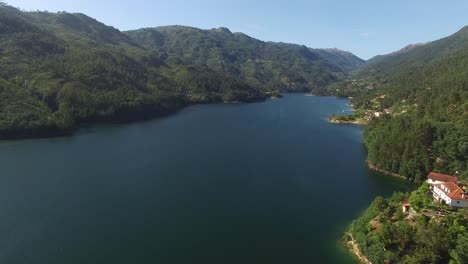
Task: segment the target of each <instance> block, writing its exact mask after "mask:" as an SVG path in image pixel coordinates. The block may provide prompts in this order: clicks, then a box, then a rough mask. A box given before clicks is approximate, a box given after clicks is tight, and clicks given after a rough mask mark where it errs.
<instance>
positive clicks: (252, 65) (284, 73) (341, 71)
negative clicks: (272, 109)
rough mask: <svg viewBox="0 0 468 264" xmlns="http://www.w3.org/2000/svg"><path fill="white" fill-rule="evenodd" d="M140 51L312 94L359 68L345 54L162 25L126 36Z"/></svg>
mask: <svg viewBox="0 0 468 264" xmlns="http://www.w3.org/2000/svg"><path fill="white" fill-rule="evenodd" d="M124 33H125V34H126V35H127V36H128V37H129V38H131V39H133V40H134V41H135V42H136V43H138V44H140V45H142V46H143V47H145V48H147V49H150V50H155V51H158V52H164V53H166V54H168V56H169V58H171V59H172V58H173V59H180V60H182V61H185V62H190V63H194V64H196V65H206V66H208V67H209V68H210V69H213V70H214V71H216V72H218V73H220V74H222V75H225V76H230V77H233V78H239V79H242V80H243V81H245V82H248V83H250V84H252V85H254V86H262V87H270V88H271V89H281V90H284V89H286V90H289V91H310V90H313V89H317V88H323V87H325V86H326V85H328V84H330V83H332V82H335V81H337V80H340V79H342V78H343V77H344V76H345V75H346V73H347V72H349V71H350V70H352V69H355V68H357V67H358V66H360V65H362V64H363V62H364V61H363V60H361V59H359V58H358V57H356V56H354V55H353V54H351V53H349V52H344V51H340V50H336V49H334V50H332V49H328V50H325V49H311V48H308V47H306V46H301V45H295V44H285V43H274V42H264V41H260V40H257V39H254V38H252V37H249V36H247V35H245V34H242V33H232V32H231V31H230V30H229V29H227V28H217V29H211V30H202V29H198V28H193V27H185V26H165V27H157V28H146V29H139V30H134V31H127V32H124Z"/></svg>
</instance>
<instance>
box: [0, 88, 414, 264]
mask: <svg viewBox="0 0 468 264" xmlns="http://www.w3.org/2000/svg"><path fill="white" fill-rule="evenodd" d="M346 103H347V101H346V100H340V99H335V98H331V97H307V96H304V95H302V94H293V95H287V96H286V97H285V98H283V99H281V100H271V101H267V102H264V103H255V104H240V105H225V104H220V105H204V106H194V107H190V108H187V109H185V110H183V111H182V112H180V113H178V114H176V115H173V116H171V117H168V118H163V119H158V120H153V121H149V122H143V123H135V124H130V125H118V126H99V127H90V128H85V129H82V130H81V131H80V133H78V135H76V136H74V137H68V138H58V139H57V138H56V139H41V140H26V141H15V142H2V143H0V214H1V215H0V263H5V264H9V263H28V264H29V263H36V264H37V263H39V264H42V263H44V264H45V263H47V264H55V263H56V264H67V263H80V264H81V263H99V264H102V263H112V264H118V263H125V264H128V263H162V264H165V263H203V264H207V263H208V264H209V263H216V264H218V263H282V264H284V263H354V261H353V259H352V258H351V257H350V256H349V255H348V254H347V253H346V252H345V251H344V250H341V249H340V247H339V245H338V243H337V242H338V241H339V239H340V237H341V234H342V232H343V230H344V229H345V228H346V225H347V224H349V223H350V221H352V219H353V218H355V217H356V216H358V215H359V213H360V212H362V210H363V209H364V208H366V207H367V206H368V204H369V203H370V201H371V200H372V199H373V198H374V197H375V196H376V195H384V196H388V195H390V194H391V193H392V192H393V191H395V190H405V189H406V186H405V184H406V183H405V182H403V181H401V180H398V179H394V178H390V177H386V176H382V175H377V174H373V173H371V172H369V171H368V170H367V169H366V167H365V162H364V161H365V150H364V148H363V145H362V128H361V127H359V126H352V125H334V124H329V123H328V122H327V121H326V119H327V117H328V116H329V115H330V114H331V113H333V112H342V111H349V109H348V107H347V106H346Z"/></svg>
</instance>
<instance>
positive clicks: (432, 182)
mask: <svg viewBox="0 0 468 264" xmlns="http://www.w3.org/2000/svg"><path fill="white" fill-rule="evenodd" d="M426 182H427V183H429V184H440V183H444V182H443V181H437V180H432V179H427V181H426Z"/></svg>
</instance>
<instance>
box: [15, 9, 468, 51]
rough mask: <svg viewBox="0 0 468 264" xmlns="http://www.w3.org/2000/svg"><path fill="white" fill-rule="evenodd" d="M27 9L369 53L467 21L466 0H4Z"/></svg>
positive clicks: (438, 34) (441, 33)
mask: <svg viewBox="0 0 468 264" xmlns="http://www.w3.org/2000/svg"><path fill="white" fill-rule="evenodd" d="M6 2H7V3H9V4H10V5H13V6H16V7H19V8H21V9H25V10H48V11H52V12H55V11H68V12H81V13H85V14H87V15H89V16H91V17H93V18H96V19H97V20H99V21H101V22H103V23H105V24H107V25H111V26H114V27H116V28H118V29H120V30H128V29H137V28H141V27H154V26H162V25H175V24H177V25H189V26H194V27H200V28H205V29H208V28H214V27H220V26H224V27H228V28H229V29H231V30H232V31H236V32H238V31H240V32H244V33H246V34H249V35H251V36H253V37H255V38H258V39H261V40H265V41H282V42H291V43H298V44H304V45H307V46H309V47H313V48H340V49H344V50H348V51H351V52H353V53H354V54H356V55H357V56H359V57H361V58H364V59H368V58H370V57H372V56H375V55H378V54H386V53H389V52H392V51H395V50H398V49H400V48H402V47H403V46H406V45H407V44H410V43H420V42H427V41H431V40H436V39H439V38H442V37H445V36H448V35H450V34H452V33H455V32H456V31H457V30H459V29H460V28H462V27H463V26H465V25H468V15H467V14H468V1H467V0H450V1H440V0H405V1H403V0H391V1H388V0H387V1H379V0H355V1H344V0H342V1H337V0H309V1H307V0H289V1H275V0H270V1H263V0H259V1H255V0H237V1H227V0H198V1H189V0H185V1H183V0H167V1H161V0H155V1H149V0H121V1H118V0H81V1H80V0H46V1H44V0H6Z"/></svg>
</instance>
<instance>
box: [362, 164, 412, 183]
mask: <svg viewBox="0 0 468 264" xmlns="http://www.w3.org/2000/svg"><path fill="white" fill-rule="evenodd" d="M367 167H368V168H369V169H371V170H374V171H377V172H380V173H383V174H385V175H389V176H392V177H396V178H400V179H403V180H407V181H411V180H409V178H408V177H406V176H403V175H401V174H398V173H393V172H390V171H387V170H384V169H381V168H379V167H377V166H376V165H374V164H373V163H372V162H370V161H368V160H367Z"/></svg>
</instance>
